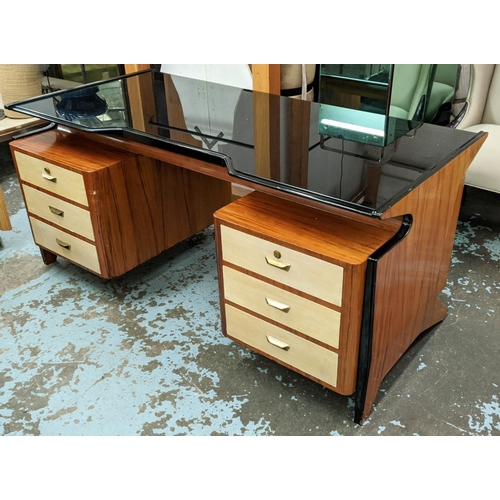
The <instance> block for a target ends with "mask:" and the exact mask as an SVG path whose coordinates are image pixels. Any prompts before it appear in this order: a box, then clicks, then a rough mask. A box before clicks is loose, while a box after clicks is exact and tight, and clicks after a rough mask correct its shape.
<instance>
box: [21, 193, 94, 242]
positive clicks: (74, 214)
mask: <svg viewBox="0 0 500 500" xmlns="http://www.w3.org/2000/svg"><path fill="white" fill-rule="evenodd" d="M22 188H23V192H24V196H25V198H26V205H27V206H26V208H27V209H28V212H30V213H32V214H35V215H38V216H39V217H41V218H42V219H45V220H48V221H50V222H52V223H54V224H57V225H58V226H60V227H62V228H64V229H68V230H69V231H73V232H74V233H77V234H80V235H81V236H83V237H85V238H87V239H89V240H94V229H93V228H92V221H91V219H90V212H89V211H88V210H85V209H84V208H80V207H77V206H75V205H72V204H71V203H68V202H66V201H63V200H61V199H59V198H55V197H54V196H51V195H49V194H47V193H44V192H43V191H39V190H38V189H34V188H32V187H30V186H27V185H25V184H23V185H22Z"/></svg>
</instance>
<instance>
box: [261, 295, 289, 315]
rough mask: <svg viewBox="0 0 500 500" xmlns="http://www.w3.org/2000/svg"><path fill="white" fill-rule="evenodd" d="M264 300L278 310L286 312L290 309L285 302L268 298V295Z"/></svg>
mask: <svg viewBox="0 0 500 500" xmlns="http://www.w3.org/2000/svg"><path fill="white" fill-rule="evenodd" d="M266 302H267V303H268V305H270V306H271V307H274V308H275V309H278V310H279V311H283V312H285V313H287V312H288V311H289V310H290V306H287V305H286V304H282V303H281V302H278V301H277V300H274V299H270V298H269V297H266Z"/></svg>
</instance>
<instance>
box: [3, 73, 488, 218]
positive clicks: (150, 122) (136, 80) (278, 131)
mask: <svg viewBox="0 0 500 500" xmlns="http://www.w3.org/2000/svg"><path fill="white" fill-rule="evenodd" d="M321 106H323V107H324V106H325V104H322V105H321ZM6 107H8V108H9V109H13V110H15V111H19V112H22V113H25V114H27V115H30V116H33V117H36V118H41V119H44V120H47V121H49V122H52V123H55V124H59V125H63V126H67V127H72V128H75V129H79V130H83V131H86V132H90V133H101V134H107V135H113V134H115V135H119V136H122V137H125V138H130V139H133V140H136V141H139V142H142V143H145V144H150V145H153V146H156V147H160V148H164V149H168V150H172V151H176V152H179V153H181V154H184V155H187V156H192V157H195V158H199V159H203V160H205V161H207V162H210V163H214V164H216V165H220V167H221V168H227V170H228V172H229V174H230V175H231V176H234V178H235V182H238V179H243V180H245V181H249V182H252V183H255V184H261V185H265V186H268V187H271V188H274V189H277V190H281V191H286V192H288V193H290V194H294V195H297V196H299V197H304V198H308V199H312V200H315V201H320V202H322V203H326V204H329V205H333V206H337V207H341V208H344V209H346V210H350V211H353V212H358V213H361V214H365V215H368V216H373V217H380V216H381V214H382V213H383V212H384V211H385V210H387V209H388V208H389V207H391V206H392V205H393V204H394V203H396V202H397V201H398V200H400V199H401V198H403V197H404V196H405V195H406V194H407V193H408V192H410V191H411V190H413V189H414V188H415V187H416V186H418V185H419V184H420V183H422V182H423V181H424V180H425V179H426V178H428V177H429V176H430V175H432V174H433V173H434V172H436V171H437V170H439V169H440V168H441V167H443V166H444V165H446V164H447V163H448V162H449V161H450V160H451V159H453V158H454V157H456V156H457V155H458V154H459V153H460V152H461V151H463V150H465V149H466V148H467V147H469V146H470V145H471V144H472V143H473V142H475V141H476V140H477V139H478V138H479V137H480V136H481V135H483V133H479V134H474V133H471V132H465V131H461V130H456V129H452V128H448V127H442V126H436V125H428V124H424V125H422V126H421V127H419V128H417V129H416V130H413V131H412V132H410V133H409V134H408V135H406V136H404V137H402V138H401V139H399V140H398V141H397V142H395V143H393V144H391V145H390V146H388V147H386V148H384V149H382V148H377V147H373V146H368V145H366V144H360V143H354V142H351V141H348V140H344V139H338V138H333V137H329V136H325V135H321V134H320V133H319V130H320V128H319V104H318V103H316V102H307V101H301V100H298V99H294V98H290V97H280V96H275V95H269V94H264V93H260V92H252V91H249V90H245V89H240V88H237V87H231V86H225V85H220V84H216V83H211V82H206V81H200V80H194V79H190V78H184V77H179V76H174V75H167V74H164V73H160V72H157V71H145V72H140V73H135V74H132V75H127V76H124V77H120V78H115V79H110V80H105V81H101V82H96V83H93V84H87V85H82V86H79V87H75V88H73V89H69V90H63V91H59V92H53V93H50V94H45V95H42V96H39V97H35V98H31V99H28V100H25V101H21V102H17V103H9V104H8V105H7V106H6Z"/></svg>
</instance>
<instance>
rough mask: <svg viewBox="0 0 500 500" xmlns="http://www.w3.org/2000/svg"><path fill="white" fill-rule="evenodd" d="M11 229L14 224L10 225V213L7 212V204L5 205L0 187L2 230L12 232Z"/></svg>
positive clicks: (0, 225)
mask: <svg viewBox="0 0 500 500" xmlns="http://www.w3.org/2000/svg"><path fill="white" fill-rule="evenodd" d="M11 229H12V224H11V223H10V219H9V212H8V211H7V204H6V203H5V198H4V195H3V191H2V188H1V187H0V230H1V231H10V230H11Z"/></svg>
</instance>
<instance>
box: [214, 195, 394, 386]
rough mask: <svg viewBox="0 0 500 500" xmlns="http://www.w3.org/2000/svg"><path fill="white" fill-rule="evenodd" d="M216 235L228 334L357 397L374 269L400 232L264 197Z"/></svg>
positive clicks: (223, 218)
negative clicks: (373, 261)
mask: <svg viewBox="0 0 500 500" xmlns="http://www.w3.org/2000/svg"><path fill="white" fill-rule="evenodd" d="M215 228H216V245H217V256H218V267H219V283H220V299H221V313H222V323H223V332H224V334H225V335H226V336H228V337H230V338H231V339H233V340H235V341H237V342H239V343H241V344H243V345H245V346H247V347H249V348H251V349H253V350H254V351H256V352H259V353H260V354H262V355H263V356H266V357H268V358H270V359H273V360H275V361H276V362H278V363H280V364H282V365H284V366H286V367H288V368H290V369H292V370H295V371H297V372H298V373H301V374H303V375H304V376H306V377H308V378H310V379H312V380H314V381H316V382H318V383H321V384H322V385H324V386H325V387H328V388H329V389H331V390H333V391H335V392H338V393H340V394H344V395H350V394H352V393H353V392H354V391H355V390H356V378H357V369H358V355H359V342H360V332H361V320H362V313H363V299H364V291H365V274H366V267H367V261H368V258H369V257H370V255H371V254H372V253H373V252H375V251H377V250H378V249H379V248H380V247H381V246H383V245H384V244H385V243H387V241H389V240H390V239H391V238H392V237H393V236H394V234H395V231H394V228H393V227H392V226H390V225H389V224H388V226H387V228H384V227H375V226H371V225H365V224H362V223H359V222H356V221H352V220H350V219H348V218H344V217H338V216H335V215H333V214H329V213H326V212H322V211H320V210H315V209H313V208H308V207H304V206H302V205H299V204H296V203H291V202H287V201H284V200H279V199H277V198H275V197H272V196H268V195H265V194H262V193H258V192H254V193H251V194H249V195H247V196H245V197H244V198H241V199H239V200H237V201H236V202H234V203H232V204H230V205H228V206H226V207H224V208H222V209H220V210H219V211H217V212H216V214H215Z"/></svg>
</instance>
